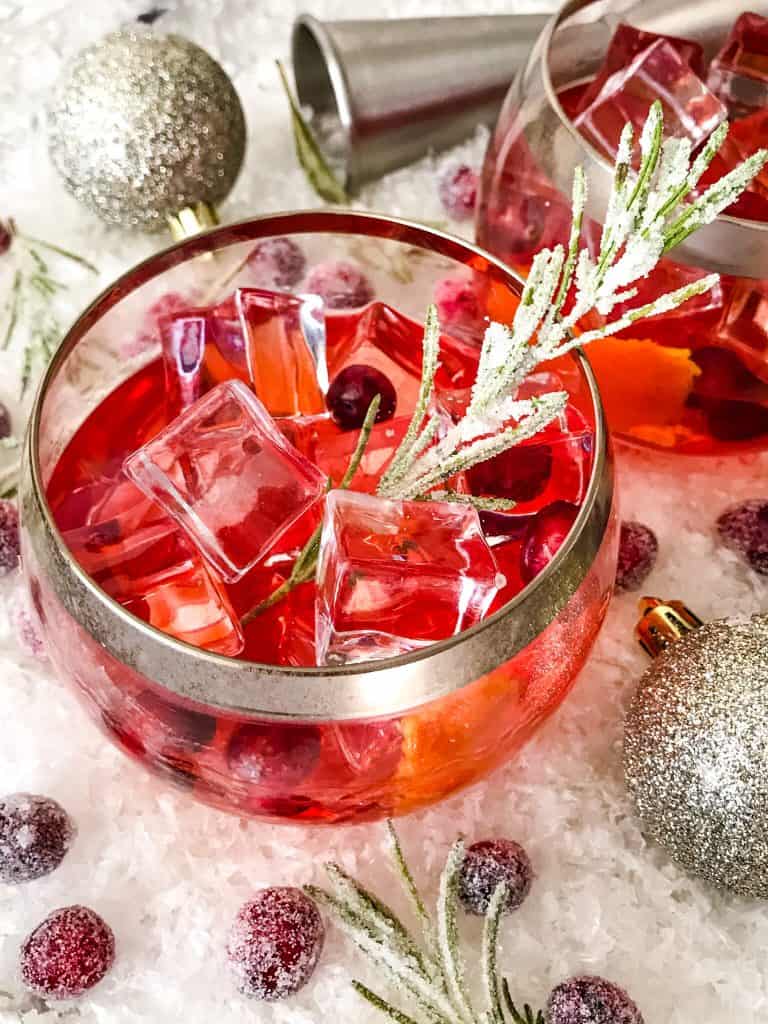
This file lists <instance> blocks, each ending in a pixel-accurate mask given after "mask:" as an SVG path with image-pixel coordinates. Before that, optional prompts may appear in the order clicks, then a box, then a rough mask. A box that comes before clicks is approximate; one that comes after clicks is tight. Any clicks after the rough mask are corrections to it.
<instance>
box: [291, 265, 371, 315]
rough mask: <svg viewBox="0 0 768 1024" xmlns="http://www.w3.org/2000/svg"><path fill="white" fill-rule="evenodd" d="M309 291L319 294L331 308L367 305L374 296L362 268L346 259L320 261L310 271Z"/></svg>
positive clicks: (351, 307) (350, 307)
mask: <svg viewBox="0 0 768 1024" xmlns="http://www.w3.org/2000/svg"><path fill="white" fill-rule="evenodd" d="M307 291H308V292H312V293H314V294H315V295H319V296H320V298H321V299H322V300H323V301H324V302H325V304H326V306H327V307H328V308H329V309H354V308H356V307H358V306H365V305H367V303H369V302H370V301H371V300H372V299H373V296H374V291H373V287H372V285H371V283H370V281H369V280H368V278H367V277H366V276H365V274H364V273H363V272H362V270H360V268H359V267H356V266H355V264H354V263H348V262H347V261H346V260H334V261H330V262H328V263H318V265H317V266H316V267H313V268H312V270H311V271H310V272H309V277H308V278H307Z"/></svg>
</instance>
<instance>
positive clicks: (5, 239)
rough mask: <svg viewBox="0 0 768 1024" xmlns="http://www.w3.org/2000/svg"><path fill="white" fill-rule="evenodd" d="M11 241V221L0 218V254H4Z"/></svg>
mask: <svg viewBox="0 0 768 1024" xmlns="http://www.w3.org/2000/svg"><path fill="white" fill-rule="evenodd" d="M12 242H13V223H12V221H7V220H0V256H5V254H6V253H7V252H8V250H9V249H10V248H11V243H12Z"/></svg>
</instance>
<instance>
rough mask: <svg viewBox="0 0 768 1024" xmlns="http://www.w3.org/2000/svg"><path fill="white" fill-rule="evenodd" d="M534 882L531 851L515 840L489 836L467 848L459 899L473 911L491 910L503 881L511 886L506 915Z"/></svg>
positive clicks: (519, 901) (508, 889)
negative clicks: (491, 904) (529, 853)
mask: <svg viewBox="0 0 768 1024" xmlns="http://www.w3.org/2000/svg"><path fill="white" fill-rule="evenodd" d="M532 881H533V868H532V866H531V861H530V858H529V856H528V854H527V853H526V852H525V850H524V849H523V847H522V846H520V844H519V843H516V842H514V841H513V840H512V839H485V840H483V841H482V842H479V843H473V845H472V846H470V847H469V849H468V850H467V852H466V854H465V857H464V861H463V863H462V865H461V871H460V872H459V899H460V900H461V902H462V905H463V907H464V909H465V910H466V911H467V912H468V913H470V914H479V915H483V914H485V913H486V912H487V910H488V907H489V906H490V903H491V898H492V896H493V894H494V893H495V891H496V889H497V888H498V886H499V885H501V883H502V882H503V883H504V885H506V887H507V894H506V898H505V900H504V910H503V912H504V913H505V914H509V913H510V912H511V911H513V910H516V909H517V908H518V907H519V906H520V905H521V903H522V902H523V900H524V899H525V898H526V896H527V895H528V893H529V892H530V889H531V882H532Z"/></svg>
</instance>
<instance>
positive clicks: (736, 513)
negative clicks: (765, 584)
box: [717, 498, 768, 575]
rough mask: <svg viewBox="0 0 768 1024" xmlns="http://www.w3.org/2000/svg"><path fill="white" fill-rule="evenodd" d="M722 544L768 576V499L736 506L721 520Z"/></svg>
mask: <svg viewBox="0 0 768 1024" xmlns="http://www.w3.org/2000/svg"><path fill="white" fill-rule="evenodd" d="M717 532H718V535H719V537H720V540H721V541H722V543H723V544H724V545H725V546H726V547H728V548H731V550H732V551H738V553H739V554H740V555H743V556H744V558H745V559H746V560H747V562H748V563H749V565H751V567H752V568H753V569H754V570H755V572H759V573H760V574H761V575H768V500H765V499H763V498H752V499H750V500H749V501H742V502H739V504H738V505H732V506H731V508H729V509H726V511H725V512H723V513H722V515H721V516H720V517H719V518H718V520H717Z"/></svg>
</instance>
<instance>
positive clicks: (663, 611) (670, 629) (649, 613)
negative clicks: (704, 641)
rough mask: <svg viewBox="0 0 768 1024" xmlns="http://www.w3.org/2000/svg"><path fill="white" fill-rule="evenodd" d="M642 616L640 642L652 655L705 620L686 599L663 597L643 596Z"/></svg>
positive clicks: (639, 630)
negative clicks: (670, 599) (693, 609)
mask: <svg viewBox="0 0 768 1024" xmlns="http://www.w3.org/2000/svg"><path fill="white" fill-rule="evenodd" d="M639 607H640V620H639V622H638V623H637V626H636V627H635V635H636V636H637V638H638V640H639V642H640V646H641V647H642V648H643V650H644V651H645V652H646V654H649V655H650V656H651V657H652V658H655V657H657V656H658V655H659V654H661V652H662V651H664V650H666V649H667V647H669V645H670V644H671V643H673V642H674V641H675V640H679V639H680V638H681V637H684V636H685V635H686V633H692V632H693V631H694V629H698V628H699V627H700V626H703V625H704V623H703V621H702V620H701V619H700V618H699V617H698V615H696V614H695V613H694V612H692V611H691V609H690V608H688V607H687V605H684V604H683V602H682V601H662V600H661V599H660V598H658V597H643V598H641V599H640V601H639Z"/></svg>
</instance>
